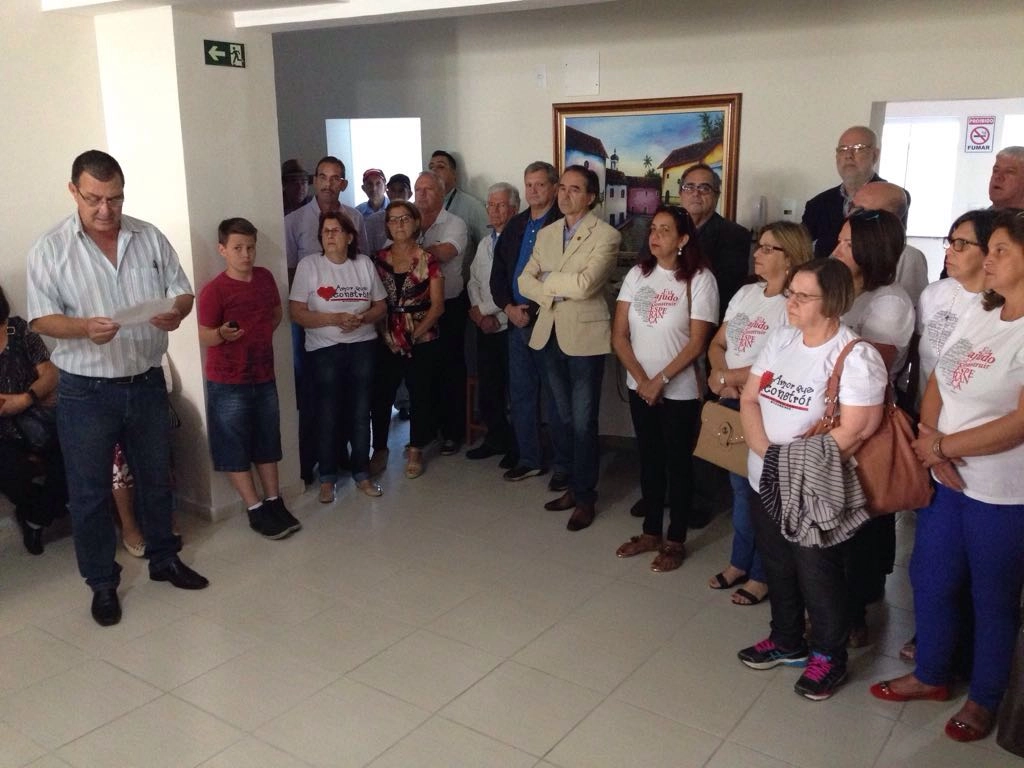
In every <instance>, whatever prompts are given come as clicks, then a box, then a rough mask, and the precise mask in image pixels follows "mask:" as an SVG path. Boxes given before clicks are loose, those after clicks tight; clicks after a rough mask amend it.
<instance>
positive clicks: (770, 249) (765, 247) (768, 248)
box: [756, 243, 786, 256]
mask: <svg viewBox="0 0 1024 768" xmlns="http://www.w3.org/2000/svg"><path fill="white" fill-rule="evenodd" d="M756 250H758V251H760V252H761V253H763V254H764V255H765V256H770V255H771V254H772V253H774V252H775V251H778V252H779V253H785V252H786V249H785V248H779V246H777V245H769V244H768V243H758V244H757V248H756Z"/></svg>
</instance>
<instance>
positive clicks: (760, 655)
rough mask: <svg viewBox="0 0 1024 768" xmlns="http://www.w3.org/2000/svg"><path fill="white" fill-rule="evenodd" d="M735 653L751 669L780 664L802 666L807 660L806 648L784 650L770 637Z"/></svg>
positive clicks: (768, 667)
mask: <svg viewBox="0 0 1024 768" xmlns="http://www.w3.org/2000/svg"><path fill="white" fill-rule="evenodd" d="M736 655H737V656H738V657H739V659H740V661H742V662H743V663H744V664H746V665H747V666H748V667H750V668H751V669H772V668H773V667H777V666H779V665H780V664H784V665H785V666H787V667H802V666H803V665H804V664H805V663H806V662H807V648H805V647H804V648H796V649H795V650H792V651H784V650H782V649H781V648H779V646H777V645H776V644H775V642H774V641H773V640H772V639H771V638H770V637H767V638H765V639H764V640H762V641H761V642H759V643H757V644H755V645H752V646H750V647H749V648H744V649H743V650H742V651H740V652H739V653H737V654H736Z"/></svg>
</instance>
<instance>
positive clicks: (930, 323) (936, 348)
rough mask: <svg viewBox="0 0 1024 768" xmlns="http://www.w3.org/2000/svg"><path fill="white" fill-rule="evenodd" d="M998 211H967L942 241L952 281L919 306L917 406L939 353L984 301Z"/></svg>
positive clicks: (924, 296) (941, 283)
mask: <svg viewBox="0 0 1024 768" xmlns="http://www.w3.org/2000/svg"><path fill="white" fill-rule="evenodd" d="M994 216H995V211H993V210H992V209H991V208H986V209H984V210H979V211H968V212H967V213H965V214H963V215H962V216H960V217H959V218H957V220H956V221H954V222H953V226H951V227H950V228H949V236H948V237H947V238H946V239H945V240H944V241H943V246H944V247H945V249H946V260H945V267H946V273H947V274H948V275H949V277H947V278H945V279H944V280H938V281H936V282H934V283H931V284H930V285H929V286H928V287H927V288H925V289H924V291H923V292H922V293H921V298H920V299H918V302H917V328H916V331H917V335H918V337H919V341H918V345H917V358H918V365H917V376H914V377H913V379H912V381H911V384H912V390H911V394H913V395H914V404H915V405H916V407H917V408H918V409H920V407H921V396H922V395H923V394H924V388H925V385H926V384H927V383H928V377H929V376H931V375H932V371H933V370H934V369H935V363H936V362H938V359H939V352H941V351H942V348H943V347H944V346H945V345H946V342H947V341H948V340H949V336H950V334H951V333H953V331H954V329H955V328H956V326H957V324H958V323H959V322H960V318H962V317H963V316H964V313H965V312H966V311H967V310H968V309H970V308H971V307H973V306H974V305H975V304H977V303H979V302H980V301H981V290H982V287H983V285H982V283H983V282H984V279H985V271H984V269H982V262H983V261H984V260H985V256H987V255H988V239H989V237H990V236H991V235H992V220H993V218H994Z"/></svg>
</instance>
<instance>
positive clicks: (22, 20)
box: [0, 0, 106, 314]
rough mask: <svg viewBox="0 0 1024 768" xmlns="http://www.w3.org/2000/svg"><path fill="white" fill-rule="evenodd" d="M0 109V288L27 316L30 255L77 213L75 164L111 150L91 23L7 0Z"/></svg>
mask: <svg viewBox="0 0 1024 768" xmlns="http://www.w3.org/2000/svg"><path fill="white" fill-rule="evenodd" d="M69 51H73V52H74V55H69ZM0 104H2V105H3V108H2V109H0V141H2V142H3V152H4V167H5V177H6V178H5V183H4V194H3V204H2V205H0V238H2V243H3V245H2V247H0V285H2V286H3V289H4V292H5V293H6V294H7V296H8V298H9V299H10V301H11V306H12V311H13V312H14V313H16V314H24V313H25V264H26V256H27V254H28V250H29V248H30V247H31V246H32V243H33V242H35V240H36V238H38V237H39V235H41V234H42V233H43V232H44V231H45V230H47V229H48V228H50V227H51V226H53V225H54V224H56V223H57V222H58V221H59V220H60V219H61V218H63V217H64V216H67V215H69V214H70V213H71V212H72V211H73V210H74V202H73V200H72V198H71V196H70V195H69V194H68V190H67V182H68V180H69V179H70V177H71V161H72V160H74V158H75V156H76V155H78V154H79V153H80V152H83V151H84V150H86V149H91V148H98V149H104V148H106V135H105V131H104V125H103V110H102V105H101V102H100V85H99V79H98V75H97V62H96V36H95V32H94V29H93V22H92V19H91V18H86V17H81V16H70V15H63V14H51V15H49V16H45V17H44V16H43V15H42V14H41V13H40V12H39V0H4V3H3V21H2V22H0Z"/></svg>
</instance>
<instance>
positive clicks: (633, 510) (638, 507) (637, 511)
mask: <svg viewBox="0 0 1024 768" xmlns="http://www.w3.org/2000/svg"><path fill="white" fill-rule="evenodd" d="M629 514H631V515H632V516H633V517H647V508H646V507H645V506H644V500H643V499H637V500H636V503H635V504H634V505H633V506H632V507H630V508H629Z"/></svg>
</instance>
